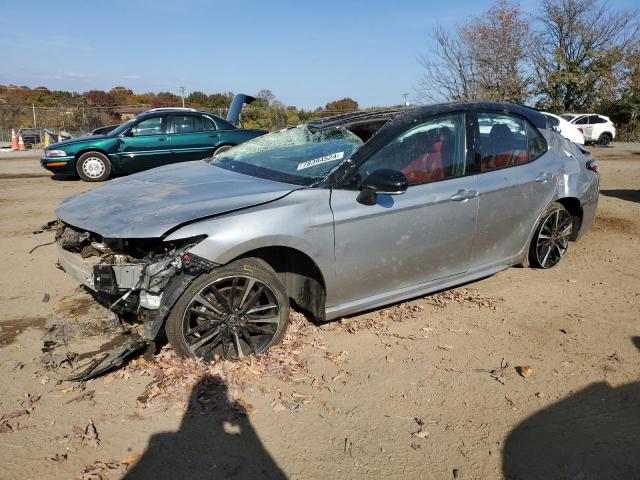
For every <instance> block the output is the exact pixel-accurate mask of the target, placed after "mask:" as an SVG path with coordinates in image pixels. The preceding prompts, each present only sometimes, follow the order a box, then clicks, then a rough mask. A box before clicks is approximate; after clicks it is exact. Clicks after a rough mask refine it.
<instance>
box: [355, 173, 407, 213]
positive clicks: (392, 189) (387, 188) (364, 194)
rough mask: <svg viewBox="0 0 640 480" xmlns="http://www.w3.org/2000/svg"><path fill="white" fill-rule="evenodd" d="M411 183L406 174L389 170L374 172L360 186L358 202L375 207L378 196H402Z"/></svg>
mask: <svg viewBox="0 0 640 480" xmlns="http://www.w3.org/2000/svg"><path fill="white" fill-rule="evenodd" d="M408 186H409V182H408V181H407V177H405V176H404V173H402V172H399V171H397V170H391V169H388V168H381V169H379V170H375V171H374V172H372V173H371V174H370V175H369V176H368V177H367V178H365V179H364V181H363V182H362V184H361V185H360V194H359V195H358V197H357V199H356V200H357V201H358V202H360V203H362V204H363V205H375V204H376V201H377V199H378V194H379V193H381V194H385V195H400V194H402V193H404V192H406V191H407V187H408Z"/></svg>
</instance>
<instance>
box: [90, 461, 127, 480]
mask: <svg viewBox="0 0 640 480" xmlns="http://www.w3.org/2000/svg"><path fill="white" fill-rule="evenodd" d="M129 466H130V465H129V464H127V463H124V462H94V463H92V464H89V465H86V466H85V467H84V468H83V469H82V472H81V474H80V477H78V478H79V480H107V479H108V478H113V477H112V476H115V475H124V474H125V473H127V470H128V469H129Z"/></svg>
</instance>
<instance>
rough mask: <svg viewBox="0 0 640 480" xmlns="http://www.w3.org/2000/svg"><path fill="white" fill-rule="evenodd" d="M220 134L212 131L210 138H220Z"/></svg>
mask: <svg viewBox="0 0 640 480" xmlns="http://www.w3.org/2000/svg"><path fill="white" fill-rule="evenodd" d="M218 136H219V135H218V134H217V133H212V134H211V135H209V138H218Z"/></svg>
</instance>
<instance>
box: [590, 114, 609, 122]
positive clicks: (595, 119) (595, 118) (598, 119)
mask: <svg viewBox="0 0 640 480" xmlns="http://www.w3.org/2000/svg"><path fill="white" fill-rule="evenodd" d="M589 123H590V124H595V123H607V121H606V120H605V119H604V118H602V117H600V116H598V115H591V116H590V117H589Z"/></svg>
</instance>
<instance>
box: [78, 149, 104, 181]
mask: <svg viewBox="0 0 640 480" xmlns="http://www.w3.org/2000/svg"><path fill="white" fill-rule="evenodd" d="M76 171H77V172H78V175H80V178H81V179H82V180H84V181H85V182H104V181H105V180H107V179H108V178H109V176H110V175H111V162H110V161H109V157H107V156H106V155H105V154H103V153H100V152H86V153H83V154H82V155H80V158H78V161H77V162H76Z"/></svg>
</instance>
